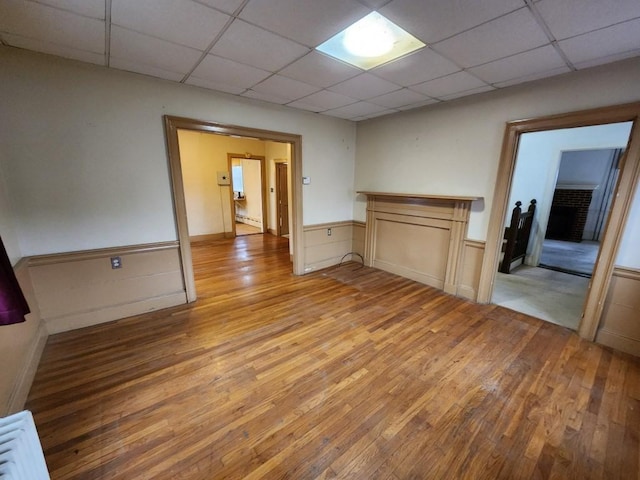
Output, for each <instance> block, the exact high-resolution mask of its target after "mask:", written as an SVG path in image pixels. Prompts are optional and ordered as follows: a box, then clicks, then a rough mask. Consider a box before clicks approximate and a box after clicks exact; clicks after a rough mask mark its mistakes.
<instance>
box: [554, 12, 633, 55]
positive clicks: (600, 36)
mask: <svg viewBox="0 0 640 480" xmlns="http://www.w3.org/2000/svg"><path fill="white" fill-rule="evenodd" d="M638 3H640V2H638ZM558 45H559V46H560V48H561V49H562V51H563V52H564V53H565V54H566V55H567V57H568V58H569V60H570V61H571V62H572V63H581V62H587V61H590V60H595V59H597V58H601V57H607V56H610V55H614V54H619V53H623V52H627V51H631V50H637V49H638V48H640V19H636V20H631V21H629V22H624V23H619V24H617V25H614V26H613V27H609V28H603V29H602V30H596V31H595V32H590V33H585V34H583V35H579V36H577V37H573V38H570V39H568V40H562V41H560V42H558Z"/></svg>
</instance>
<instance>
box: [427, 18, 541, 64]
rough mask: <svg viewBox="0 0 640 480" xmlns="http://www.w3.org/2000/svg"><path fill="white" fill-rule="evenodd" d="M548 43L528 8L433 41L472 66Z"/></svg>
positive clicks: (459, 61)
mask: <svg viewBox="0 0 640 480" xmlns="http://www.w3.org/2000/svg"><path fill="white" fill-rule="evenodd" d="M547 43H549V40H548V39H547V37H546V35H545V34H544V32H543V31H542V29H541V28H540V26H539V25H538V23H537V22H536V21H535V19H534V18H533V15H531V13H530V12H529V10H528V9H527V8H523V9H520V10H518V11H517V12H513V13H510V14H509V15H505V16H504V17H500V18H498V19H496V20H492V21H491V22H488V23H485V24H484V25H480V26H479V27H476V28H474V29H472V30H468V31H466V32H464V33H461V34H459V35H456V36H455V37H452V38H450V39H448V40H444V41H443V42H440V43H438V44H436V45H434V47H433V48H434V50H436V51H438V52H440V53H442V54H444V55H445V56H446V57H447V58H449V59H451V60H453V61H454V62H456V63H457V64H458V65H461V66H463V67H467V68H468V67H473V66H476V65H481V64H483V63H487V62H491V61H493V60H497V59H499V58H502V57H507V56H509V55H514V54H516V53H520V52H524V51H526V50H531V49H533V48H536V47H540V46H542V45H545V44H547Z"/></svg>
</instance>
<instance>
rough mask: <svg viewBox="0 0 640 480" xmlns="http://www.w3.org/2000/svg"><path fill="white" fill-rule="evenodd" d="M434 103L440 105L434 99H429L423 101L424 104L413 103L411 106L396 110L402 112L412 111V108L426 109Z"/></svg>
mask: <svg viewBox="0 0 640 480" xmlns="http://www.w3.org/2000/svg"><path fill="white" fill-rule="evenodd" d="M435 103H441V102H440V100H437V99H435V98H430V99H429V100H425V101H424V102H420V103H415V104H413V105H406V106H404V107H398V110H400V111H401V112H404V111H406V110H413V109H414V108H420V107H426V106H427V105H433V104H435Z"/></svg>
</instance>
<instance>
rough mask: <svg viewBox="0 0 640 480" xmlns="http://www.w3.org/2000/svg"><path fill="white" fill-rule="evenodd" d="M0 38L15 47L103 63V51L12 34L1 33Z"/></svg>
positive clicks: (82, 60)
mask: <svg viewBox="0 0 640 480" xmlns="http://www.w3.org/2000/svg"><path fill="white" fill-rule="evenodd" d="M2 40H3V41H4V43H6V44H7V45H10V46H12V47H17V48H24V49H26V50H32V51H34V52H42V53H48V54H50V55H56V56H58V57H64V58H71V59H73V60H79V61H81V62H87V63H94V64H96V65H105V55H104V54H103V53H94V52H87V51H84V50H77V49H75V48H71V47H64V46H61V45H56V44H55V43H47V42H43V41H41V40H35V39H33V38H27V37H21V36H20V35H12V34H10V33H3V34H2Z"/></svg>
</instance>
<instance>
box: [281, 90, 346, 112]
mask: <svg viewBox="0 0 640 480" xmlns="http://www.w3.org/2000/svg"><path fill="white" fill-rule="evenodd" d="M299 102H300V103H302V104H304V105H311V106H314V107H318V111H319V112H320V111H323V110H329V109H331V108H339V107H344V106H345V105H349V104H351V103H355V102H357V100H356V99H355V98H350V97H347V96H345V95H340V94H339V93H334V92H329V91H328V90H321V91H319V92H316V93H312V94H311V95H309V96H308V97H304V98H303V99H301V100H299ZM295 103H297V102H292V103H291V104H290V105H292V106H293V105H294V104H295Z"/></svg>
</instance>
